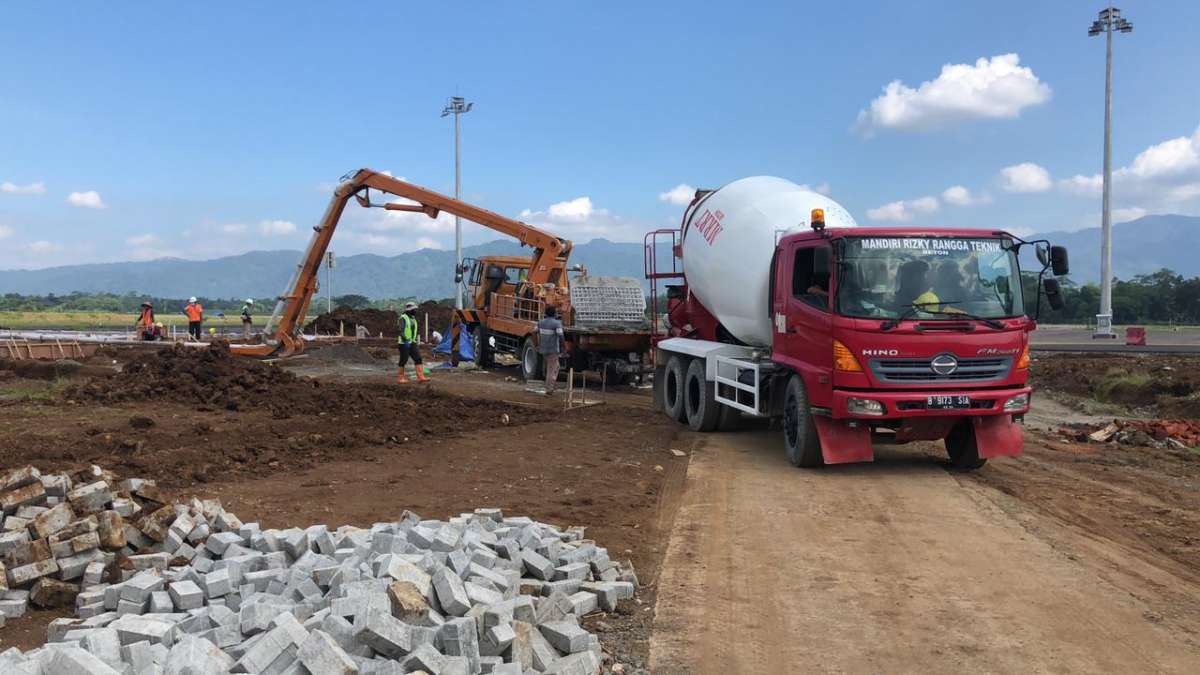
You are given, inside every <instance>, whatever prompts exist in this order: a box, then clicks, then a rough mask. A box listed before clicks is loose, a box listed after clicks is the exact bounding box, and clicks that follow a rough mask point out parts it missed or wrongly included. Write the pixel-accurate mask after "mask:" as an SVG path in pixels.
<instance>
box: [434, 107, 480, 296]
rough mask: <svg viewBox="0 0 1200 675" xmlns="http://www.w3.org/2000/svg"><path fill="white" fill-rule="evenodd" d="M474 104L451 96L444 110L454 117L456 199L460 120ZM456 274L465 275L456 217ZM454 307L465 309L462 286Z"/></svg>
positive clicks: (457, 193) (459, 189) (456, 287)
mask: <svg viewBox="0 0 1200 675" xmlns="http://www.w3.org/2000/svg"><path fill="white" fill-rule="evenodd" d="M473 105H475V104H474V103H468V102H467V100H466V99H465V98H463V97H461V96H451V97H450V99H449V100H448V101H446V107H445V108H442V117H445V116H446V115H454V198H455V199H462V160H461V157H462V154H461V152H460V147H461V145H460V143H459V130H460V124H459V121H458V118H459V116H460V115H462V114H463V113H468V112H471V106H473ZM454 274H455V278H460V277H461V276H462V274H463V268H462V221H461V220H459V217H458V216H454ZM454 306H455V307H456V308H458V309H462V307H463V293H462V284H461V283H457V282H456V283H455V284H454Z"/></svg>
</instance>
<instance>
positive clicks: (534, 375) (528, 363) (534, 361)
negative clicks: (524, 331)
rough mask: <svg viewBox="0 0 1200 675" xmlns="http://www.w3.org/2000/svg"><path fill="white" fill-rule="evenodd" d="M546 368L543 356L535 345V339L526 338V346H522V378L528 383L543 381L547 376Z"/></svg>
mask: <svg viewBox="0 0 1200 675" xmlns="http://www.w3.org/2000/svg"><path fill="white" fill-rule="evenodd" d="M544 366H545V364H544V363H543V362H542V355H541V354H539V353H538V350H537V345H535V344H533V338H531V337H527V338H525V344H523V345H522V346H521V376H522V377H524V378H525V381H526V382H536V381H538V380H541V379H542V378H544V377H545V376H546V375H545V372H546V371H545V370H544Z"/></svg>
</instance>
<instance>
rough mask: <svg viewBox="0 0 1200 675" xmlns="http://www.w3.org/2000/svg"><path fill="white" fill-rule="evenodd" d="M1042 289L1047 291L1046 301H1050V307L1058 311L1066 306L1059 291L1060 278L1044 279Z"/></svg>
mask: <svg viewBox="0 0 1200 675" xmlns="http://www.w3.org/2000/svg"><path fill="white" fill-rule="evenodd" d="M1042 289H1043V290H1045V291H1046V302H1048V303H1050V309H1053V310H1054V311H1056V312H1057V311H1059V310H1061V309H1062V308H1063V307H1065V306H1066V303H1064V302H1063V296H1062V293H1061V292H1060V291H1059V287H1058V279H1043V280H1042Z"/></svg>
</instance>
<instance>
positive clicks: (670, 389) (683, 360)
mask: <svg viewBox="0 0 1200 675" xmlns="http://www.w3.org/2000/svg"><path fill="white" fill-rule="evenodd" d="M687 367H688V357H686V356H680V355H679V354H672V355H671V358H670V359H668V360H667V372H666V376H665V377H663V411H664V412H665V413H667V416H668V417H670V418H671V419H673V420H675V421H677V422H687V409H686V408H685V407H684V405H683V389H684V384H683V382H684V379H685V377H686V375H687Z"/></svg>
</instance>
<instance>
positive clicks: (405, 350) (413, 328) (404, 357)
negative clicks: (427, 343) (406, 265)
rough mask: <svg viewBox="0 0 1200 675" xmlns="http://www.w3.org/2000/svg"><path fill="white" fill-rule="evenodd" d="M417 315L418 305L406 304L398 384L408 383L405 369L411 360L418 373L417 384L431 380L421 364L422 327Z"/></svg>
mask: <svg viewBox="0 0 1200 675" xmlns="http://www.w3.org/2000/svg"><path fill="white" fill-rule="evenodd" d="M416 313H417V303H415V302H407V303H405V304H404V313H403V314H401V315H400V338H399V339H398V340H397V343H398V345H399V347H400V372H398V373H396V384H407V383H408V376H407V375H405V374H404V367H405V366H406V365H407V364H408V359H409V358H411V359H412V362H413V369H414V370H416V371H417V382H426V381H428V380H429V378H428V377H425V366H424V365H423V364H422V363H421V350H420V349H419V348H418V345H417V340H418V338H419V336H420V330H419V328H420V325H419V324H418V323H417V317H416V316H415V315H416Z"/></svg>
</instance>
